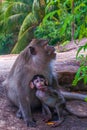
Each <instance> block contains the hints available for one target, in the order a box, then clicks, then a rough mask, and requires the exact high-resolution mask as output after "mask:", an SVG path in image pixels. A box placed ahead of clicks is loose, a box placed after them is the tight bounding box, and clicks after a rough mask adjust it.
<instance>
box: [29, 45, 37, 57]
mask: <svg viewBox="0 0 87 130" xmlns="http://www.w3.org/2000/svg"><path fill="white" fill-rule="evenodd" d="M29 49H30V53H31V54H32V55H36V50H35V48H34V47H32V46H30V47H29Z"/></svg>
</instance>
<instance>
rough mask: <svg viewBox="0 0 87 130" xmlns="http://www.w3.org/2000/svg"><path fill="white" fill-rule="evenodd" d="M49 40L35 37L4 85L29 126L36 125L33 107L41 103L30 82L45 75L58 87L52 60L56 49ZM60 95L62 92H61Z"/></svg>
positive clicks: (22, 53)
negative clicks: (50, 44)
mask: <svg viewBox="0 0 87 130" xmlns="http://www.w3.org/2000/svg"><path fill="white" fill-rule="evenodd" d="M47 43H48V41H47V40H43V39H39V40H38V39H33V40H32V41H31V42H30V44H29V45H28V46H27V47H26V48H25V49H24V50H23V51H22V52H21V53H20V55H19V56H18V58H17V59H16V61H15V63H14V65H13V67H12V69H11V71H10V73H9V75H8V77H7V79H6V81H5V82H4V85H6V88H7V95H8V98H9V99H10V100H11V101H12V102H13V103H14V104H15V105H16V106H18V108H19V112H20V111H21V113H22V116H23V119H24V121H25V122H26V123H27V126H35V122H34V120H33V118H32V113H31V108H35V107H36V106H38V105H39V104H40V103H39V101H38V99H37V98H36V96H35V90H32V89H31V88H30V87H29V82H30V81H31V80H32V78H33V76H34V75H36V74H41V75H43V76H44V77H45V78H46V79H47V80H48V83H49V85H52V86H53V87H55V88H56V89H57V82H56V79H55V77H54V75H53V69H52V65H51V63H52V61H53V60H54V59H55V57H56V54H55V52H54V51H55V49H54V48H53V47H52V46H48V45H47ZM59 95H60V92H59Z"/></svg>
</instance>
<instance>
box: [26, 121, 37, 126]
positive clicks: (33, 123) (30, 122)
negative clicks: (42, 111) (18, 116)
mask: <svg viewBox="0 0 87 130" xmlns="http://www.w3.org/2000/svg"><path fill="white" fill-rule="evenodd" d="M26 124H27V127H36V121H34V120H33V121H29V120H28V121H26Z"/></svg>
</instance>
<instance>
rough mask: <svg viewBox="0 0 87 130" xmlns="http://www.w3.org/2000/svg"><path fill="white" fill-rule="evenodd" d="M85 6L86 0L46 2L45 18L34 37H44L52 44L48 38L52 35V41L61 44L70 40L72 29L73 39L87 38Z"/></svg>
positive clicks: (54, 0) (86, 8)
mask: <svg viewBox="0 0 87 130" xmlns="http://www.w3.org/2000/svg"><path fill="white" fill-rule="evenodd" d="M73 2H74V5H73ZM86 5H87V1H86V0H84V1H82V0H79V1H76V0H74V1H73V0H72V1H71V0H66V1H65V0H63V1H60V0H48V2H47V5H46V8H45V13H46V14H45V17H44V18H43V21H42V23H41V24H40V25H39V27H37V28H36V31H35V37H37V38H45V37H46V38H47V39H49V40H50V42H51V43H52V41H51V39H50V37H49V36H52V34H53V37H52V38H53V41H55V39H57V40H58V41H59V42H62V43H63V42H64V41H67V40H71V39H72V28H74V29H73V30H74V35H73V39H77V38H79V39H81V38H83V37H87V15H86V13H87V6H86ZM50 23H51V26H50ZM52 23H53V24H52ZM72 23H73V26H72ZM45 28H46V29H47V32H46V30H45ZM54 43H56V41H55V42H54Z"/></svg>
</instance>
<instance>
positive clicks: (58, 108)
mask: <svg viewBox="0 0 87 130" xmlns="http://www.w3.org/2000/svg"><path fill="white" fill-rule="evenodd" d="M55 108H56V112H57V115H58V118H59V119H58V120H57V121H54V124H53V125H52V127H57V126H59V125H60V124H61V123H62V122H63V121H64V117H63V104H60V103H57V104H56V106H55Z"/></svg>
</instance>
